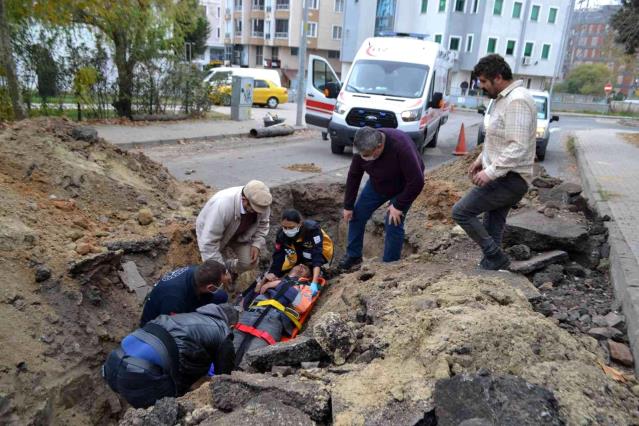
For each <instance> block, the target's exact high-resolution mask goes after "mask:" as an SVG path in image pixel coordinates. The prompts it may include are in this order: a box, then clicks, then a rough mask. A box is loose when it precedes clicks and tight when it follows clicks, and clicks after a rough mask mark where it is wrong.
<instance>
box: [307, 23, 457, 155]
mask: <svg viewBox="0 0 639 426" xmlns="http://www.w3.org/2000/svg"><path fill="white" fill-rule="evenodd" d="M453 62H454V55H453V53H452V52H449V51H447V50H445V49H444V48H442V47H441V45H440V44H439V43H435V42H432V41H427V40H423V37H422V36H420V35H414V34H400V33H393V34H389V36H382V37H372V38H368V39H366V40H365V41H364V43H362V46H361V47H360V48H359V51H358V52H357V55H355V59H354V61H353V64H352V66H351V67H350V69H349V71H348V74H347V76H346V78H345V79H344V84H343V85H342V83H341V82H340V81H339V79H338V78H337V74H336V73H335V71H334V70H333V68H332V67H331V65H330V63H329V62H328V61H327V60H326V59H324V58H322V57H320V56H316V55H309V64H308V74H307V77H306V78H307V82H306V96H305V100H306V115H305V117H306V123H307V124H310V125H313V126H318V127H321V128H323V130H324V132H325V133H328V135H329V136H330V139H331V152H333V153H334V154H341V153H343V152H344V147H345V146H350V145H353V137H354V135H355V132H356V131H357V129H358V128H360V127H364V126H370V127H373V128H380V127H391V128H397V129H400V130H403V131H404V132H406V133H407V134H408V135H409V136H410V137H411V138H412V139H413V141H414V142H415V145H416V146H417V149H418V150H419V151H420V152H424V149H425V148H426V147H435V146H436V145H437V137H438V136H439V128H440V127H441V126H442V125H443V124H445V123H446V121H447V120H448V108H447V107H446V105H445V103H444V101H443V92H444V91H445V89H446V84H447V78H448V74H449V70H450V68H451V67H452V65H453Z"/></svg>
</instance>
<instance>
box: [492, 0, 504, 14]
mask: <svg viewBox="0 0 639 426" xmlns="http://www.w3.org/2000/svg"><path fill="white" fill-rule="evenodd" d="M503 8H504V0H495V4H494V5H493V15H495V16H501V11H502V9H503Z"/></svg>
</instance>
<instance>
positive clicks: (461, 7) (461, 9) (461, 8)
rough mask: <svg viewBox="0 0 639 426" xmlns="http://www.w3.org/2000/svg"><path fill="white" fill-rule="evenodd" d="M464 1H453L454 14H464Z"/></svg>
mask: <svg viewBox="0 0 639 426" xmlns="http://www.w3.org/2000/svg"><path fill="white" fill-rule="evenodd" d="M465 6H466V0H455V12H464V10H465Z"/></svg>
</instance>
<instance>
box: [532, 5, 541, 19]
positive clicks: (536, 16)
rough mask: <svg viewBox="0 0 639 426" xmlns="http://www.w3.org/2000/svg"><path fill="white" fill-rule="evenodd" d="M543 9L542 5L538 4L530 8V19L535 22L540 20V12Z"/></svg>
mask: <svg viewBox="0 0 639 426" xmlns="http://www.w3.org/2000/svg"><path fill="white" fill-rule="evenodd" d="M540 11H541V6H539V5H538V4H535V5H533V7H532V9H530V20H531V21H533V22H537V21H539V12H540Z"/></svg>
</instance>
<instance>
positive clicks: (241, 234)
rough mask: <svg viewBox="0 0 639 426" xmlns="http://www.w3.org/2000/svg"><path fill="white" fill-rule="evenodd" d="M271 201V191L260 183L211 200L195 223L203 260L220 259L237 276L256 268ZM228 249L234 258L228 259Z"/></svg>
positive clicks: (231, 191)
mask: <svg viewBox="0 0 639 426" xmlns="http://www.w3.org/2000/svg"><path fill="white" fill-rule="evenodd" d="M272 200H273V198H272V196H271V192H270V190H269V188H268V187H267V186H266V185H265V184H264V183H263V182H260V181H259V180H252V181H250V182H249V183H247V184H246V185H244V186H236V187H233V188H227V189H223V190H221V191H219V192H218V193H216V194H215V195H214V196H213V197H211V199H210V200H209V201H208V202H207V203H206V205H205V206H204V208H203V209H202V211H200V214H199V215H198V217H197V220H196V222H195V231H196V233H197V244H198V246H199V248H200V254H201V256H202V260H203V261H204V260H208V259H214V260H217V261H218V262H221V263H223V264H226V267H227V268H228V269H229V270H230V271H231V272H234V273H238V274H239V273H242V272H244V271H248V270H250V269H254V268H255V267H256V266H257V261H258V260H259V257H260V251H262V250H264V246H265V245H266V235H267V234H268V229H269V217H270V215H271V207H270V206H271V202H272ZM227 248H230V249H231V250H232V251H233V252H234V254H235V256H236V257H235V258H229V257H228V251H227ZM223 253H224V255H223ZM225 255H226V257H225Z"/></svg>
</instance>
